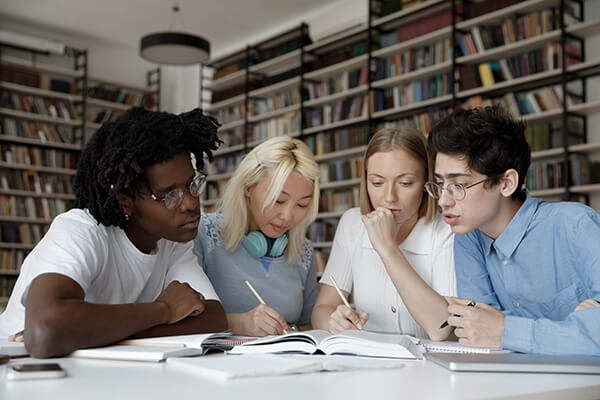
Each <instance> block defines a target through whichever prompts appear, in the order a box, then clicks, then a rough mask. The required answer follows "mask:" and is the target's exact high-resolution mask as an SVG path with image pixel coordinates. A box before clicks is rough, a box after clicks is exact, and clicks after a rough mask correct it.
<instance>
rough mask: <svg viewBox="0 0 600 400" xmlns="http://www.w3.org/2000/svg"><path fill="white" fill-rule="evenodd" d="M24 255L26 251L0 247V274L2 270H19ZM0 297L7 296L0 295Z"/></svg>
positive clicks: (0, 285)
mask: <svg viewBox="0 0 600 400" xmlns="http://www.w3.org/2000/svg"><path fill="white" fill-rule="evenodd" d="M26 255H27V252H26V251H25V250H18V249H3V248H0V275H1V274H2V271H18V270H20V269H21V264H23V260H24V259H25V256H26ZM3 278H4V277H3ZM1 287H2V284H0V288H1ZM0 290H2V289H0ZM0 297H8V296H3V295H0Z"/></svg>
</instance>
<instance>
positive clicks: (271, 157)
mask: <svg viewBox="0 0 600 400" xmlns="http://www.w3.org/2000/svg"><path fill="white" fill-rule="evenodd" d="M293 171H297V172H298V173H300V175H302V176H303V177H305V178H307V179H310V180H311V181H313V184H314V188H313V196H312V199H311V202H310V204H309V206H308V211H307V213H306V215H305V216H304V218H303V219H302V220H300V221H299V222H298V223H297V224H296V225H295V226H293V227H292V228H291V229H290V230H289V232H288V245H287V252H288V262H290V263H296V262H298V261H300V257H301V255H302V249H303V242H304V238H305V236H306V231H307V229H308V226H309V225H310V224H311V223H312V222H313V221H314V220H315V218H316V217H317V212H318V209H319V172H320V171H319V166H318V164H317V163H316V161H315V159H314V156H313V154H312V153H311V151H310V150H309V149H308V147H307V146H306V145H305V144H304V143H303V142H302V141H300V140H298V139H292V138H290V137H288V136H278V137H274V138H272V139H269V140H267V141H265V142H263V143H262V144H260V145H258V146H257V147H255V148H254V149H253V150H252V151H251V152H250V153H248V154H247V155H246V156H245V157H244V158H243V159H242V161H241V162H240V164H239V165H238V167H237V168H236V170H235V172H234V173H233V176H232V177H231V179H230V180H229V182H228V183H227V185H226V186H225V190H224V192H223V195H222V196H221V201H220V203H219V205H218V210H219V212H220V213H222V214H223V218H224V222H223V243H224V247H225V250H227V251H229V252H233V251H235V249H237V248H238V246H239V245H240V243H241V242H242V239H243V238H244V236H245V235H246V234H248V230H249V226H250V218H251V216H250V213H249V212H248V203H247V198H246V196H245V195H244V192H245V190H246V188H249V187H252V186H253V185H256V184H257V183H258V182H259V181H260V180H262V179H263V178H265V177H268V176H271V177H272V178H271V183H270V185H269V187H268V189H267V194H266V197H265V200H264V203H263V204H262V208H261V212H262V211H264V210H265V208H267V207H269V206H272V205H273V204H275V202H276V201H277V199H278V198H279V196H280V194H281V192H282V190H283V186H284V185H285V182H286V181H287V179H288V177H289V176H290V174H291V173H292V172H293Z"/></svg>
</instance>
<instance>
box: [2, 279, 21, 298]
mask: <svg viewBox="0 0 600 400" xmlns="http://www.w3.org/2000/svg"><path fill="white" fill-rule="evenodd" d="M15 283H17V277H16V276H14V277H13V276H4V277H2V279H0V297H4V298H7V297H10V294H11V293H12V291H13V288H14V287H15Z"/></svg>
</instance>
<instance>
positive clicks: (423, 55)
mask: <svg viewBox="0 0 600 400" xmlns="http://www.w3.org/2000/svg"><path fill="white" fill-rule="evenodd" d="M451 59H452V41H451V40H450V39H445V40H441V41H438V42H436V43H431V44H429V45H426V46H422V47H417V48H412V49H409V50H408V51H405V52H402V53H398V54H395V55H393V56H391V57H387V58H385V59H383V60H380V61H379V62H378V63H377V64H376V65H377V68H376V70H375V76H374V79H375V80H379V79H384V78H390V77H392V76H398V75H402V74H406V73H408V72H411V71H416V70H418V69H421V68H425V67H428V66H430V65H435V64H439V63H442V62H445V61H448V60H451Z"/></svg>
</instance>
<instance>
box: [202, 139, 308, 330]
mask: <svg viewBox="0 0 600 400" xmlns="http://www.w3.org/2000/svg"><path fill="white" fill-rule="evenodd" d="M318 205H319V167H318V165H317V163H316V162H315V160H314V157H313V155H312V153H311V152H310V150H309V149H308V147H307V146H306V145H305V144H304V143H303V142H301V141H300V140H298V139H293V138H290V137H287V136H281V137H276V138H272V139H269V140H267V141H265V142H264V143H262V144H260V145H259V146H257V147H256V148H254V149H253V150H252V151H251V152H250V153H248V154H247V155H246V156H245V157H244V158H243V159H242V161H241V162H240V164H239V165H238V167H237V169H236V170H235V172H234V173H233V176H232V177H231V179H230V180H229V182H228V183H227V185H226V186H225V190H224V193H223V195H222V198H221V202H220V204H219V206H218V211H219V212H218V213H215V214H203V215H202V218H201V221H200V226H199V232H198V236H197V237H196V241H195V246H194V251H195V253H196V255H197V256H198V260H199V262H200V265H202V266H203V268H204V270H205V272H206V274H207V275H208V277H209V278H210V280H211V282H212V283H213V285H214V287H215V290H216V291H217V294H218V295H219V297H220V299H221V301H222V304H223V307H224V308H225V312H226V313H227V320H228V322H229V327H230V328H231V330H232V332H233V333H234V334H237V335H251V336H264V335H273V334H281V333H283V332H284V331H286V330H288V329H290V325H298V326H306V325H310V315H311V312H312V307H313V306H314V304H315V301H316V298H317V279H316V272H315V266H314V262H313V249H312V246H311V244H310V242H309V241H308V240H307V239H306V238H305V236H306V231H307V228H308V226H309V225H310V224H311V223H312V222H313V221H314V219H315V217H316V215H317V211H318ZM245 281H248V282H250V283H251V285H252V286H253V288H254V289H255V290H256V292H257V293H258V294H259V295H260V296H261V298H262V299H263V300H264V302H265V303H266V304H260V302H259V300H258V299H257V297H256V296H255V295H254V294H253V293H252V291H251V290H250V289H249V288H248V287H247V286H246V284H245Z"/></svg>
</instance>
